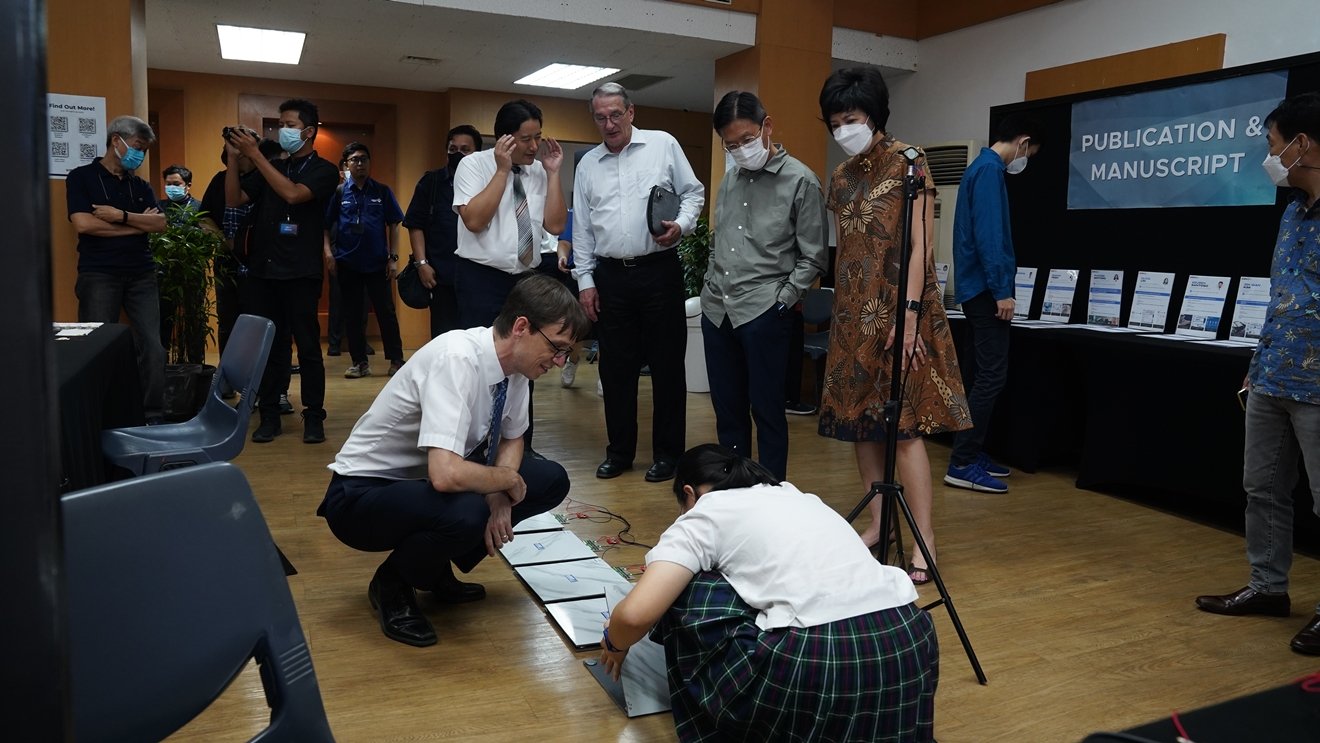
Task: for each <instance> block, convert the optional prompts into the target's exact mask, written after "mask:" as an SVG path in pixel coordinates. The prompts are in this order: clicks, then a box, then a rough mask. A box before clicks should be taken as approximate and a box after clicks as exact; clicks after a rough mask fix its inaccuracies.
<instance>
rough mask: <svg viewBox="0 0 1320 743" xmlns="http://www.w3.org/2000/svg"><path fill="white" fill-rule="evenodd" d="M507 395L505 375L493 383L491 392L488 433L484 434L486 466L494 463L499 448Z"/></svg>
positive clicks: (507, 381) (507, 385)
mask: <svg viewBox="0 0 1320 743" xmlns="http://www.w3.org/2000/svg"><path fill="white" fill-rule="evenodd" d="M508 396H509V378H508V377H505V378H504V379H501V380H500V383H499V384H497V385H495V391H494V392H492V393H491V398H492V399H491V406H490V433H488V434H486V466H487V467H490V466H492V465H494V464H495V454H496V452H498V451H499V448H500V424H502V423H503V422H504V401H505V400H506V399H507V398H508Z"/></svg>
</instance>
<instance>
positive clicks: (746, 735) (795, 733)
mask: <svg viewBox="0 0 1320 743" xmlns="http://www.w3.org/2000/svg"><path fill="white" fill-rule="evenodd" d="M674 494H675V495H676V496H677V497H678V502H679V504H680V505H681V508H682V514H681V515H680V516H679V517H678V520H677V521H675V522H674V524H673V525H672V526H670V527H669V528H668V529H666V530H665V532H664V534H662V535H661V537H660V542H659V544H657V545H656V547H655V548H654V549H652V550H651V551H650V553H648V554H647V556H646V562H647V569H646V572H645V573H644V574H643V575H642V578H641V580H640V581H638V583H637V585H636V586H635V587H634V588H633V590H632V592H631V593H629V594H628V596H627V597H626V598H624V599H623V600H622V601H620V602H619V604H618V605H617V606H616V607H615V608H614V610H613V612H612V613H611V615H610V618H609V620H608V621H607V622H606V623H605V632H604V637H603V639H602V642H601V645H602V647H603V648H604V654H603V658H602V659H603V661H604V663H605V665H606V668H608V669H609V670H610V672H611V673H612V674H613V675H614V676H615V677H616V678H617V677H618V675H619V672H620V669H621V668H622V665H623V663H624V662H625V660H626V658H627V655H628V648H629V646H631V645H632V644H633V643H635V642H637V641H638V640H640V639H642V637H643V636H644V635H645V634H646V633H647V631H648V630H650V629H651V627H652V626H653V625H654V626H655V630H654V633H653V635H652V636H653V637H654V638H655V639H656V641H658V642H661V643H663V644H664V647H665V661H666V665H667V667H668V676H669V693H670V697H671V699H672V703H673V709H674V724H675V727H676V728H677V731H678V738H679V740H680V741H711V740H721V741H723V740H748V741H772V740H828V741H868V742H871V741H904V742H906V741H930V740H933V738H932V734H933V722H934V710H935V686H936V682H937V679H938V677H939V649H938V644H937V642H936V639H935V629H934V626H933V624H932V622H931V619H930V615H929V614H927V613H926V612H924V611H921V610H920V609H918V608H917V607H916V606H915V605H914V604H913V601H915V600H916V598H917V592H916V589H915V588H914V587H913V585H912V581H911V580H910V579H909V578H908V577H907V575H906V574H905V573H904V572H903V571H902V570H900V569H898V568H895V567H889V566H885V565H881V564H880V563H878V562H876V560H875V559H874V558H873V557H871V554H870V551H869V550H867V548H866V547H865V545H863V544H862V540H861V539H860V538H859V537H858V536H857V534H856V533H855V532H854V531H853V530H852V527H851V526H850V525H849V524H848V523H847V522H846V521H844V519H843V518H842V517H841V516H839V515H838V514H837V513H836V512H835V511H834V510H832V509H831V508H830V507H829V506H826V505H825V504H824V503H822V502H821V500H820V499H819V498H817V497H816V496H814V495H811V494H807V493H802V492H801V491H799V490H798V489H797V488H795V487H793V486H792V485H791V484H789V483H787V482H785V483H778V484H776V483H775V481H774V478H773V477H772V476H771V475H770V473H769V472H768V471H767V470H765V469H764V468H763V467H761V465H759V464H757V463H756V462H753V461H751V460H749V459H746V458H745V457H741V456H738V455H736V454H734V453H733V452H731V451H729V450H728V449H725V448H723V447H720V446H717V445H715V444H704V445H702V446H698V447H696V448H693V449H691V450H689V451H688V452H687V453H686V454H684V455H683V458H682V459H681V460H680V461H679V463H678V471H677V477H676V479H675V481H674ZM657 623H658V624H657Z"/></svg>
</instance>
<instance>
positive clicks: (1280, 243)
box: [1248, 192, 1320, 405]
mask: <svg viewBox="0 0 1320 743" xmlns="http://www.w3.org/2000/svg"><path fill="white" fill-rule="evenodd" d="M1317 358H1320V202H1317V203H1316V204H1315V205H1313V206H1312V207H1311V208H1310V209H1307V208H1306V197H1305V195H1304V194H1302V193H1301V192H1298V195H1297V196H1296V197H1294V198H1293V200H1292V201H1290V202H1289V203H1288V206H1287V207H1286V208H1285V209H1284V211H1283V217H1282V219H1280V220H1279V237H1278V240H1277V241H1276V242H1275V244H1274V260H1273V263H1272V265H1271V266H1270V303H1269V306H1268V307H1267V308H1266V310H1265V326H1264V328H1262V329H1261V333H1260V342H1259V343H1257V345H1256V353H1255V355H1254V356H1252V358H1251V367H1250V370H1249V372H1248V375H1249V378H1250V380H1251V391H1252V392H1258V393H1260V394H1264V395H1270V396H1272V397H1283V398H1287V399H1290V400H1297V401H1298V402H1304V403H1309V404H1311V405H1320V365H1317V363H1316V359H1317Z"/></svg>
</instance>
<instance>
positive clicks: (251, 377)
mask: <svg viewBox="0 0 1320 743" xmlns="http://www.w3.org/2000/svg"><path fill="white" fill-rule="evenodd" d="M274 339H275V324H274V323H272V322H271V321H270V320H267V319H266V318H264V317H257V316H256V315H239V316H238V320H237V321H236V322H235V323H234V329H233V331H232V332H231V333H230V334H229V342H228V343H226V344H225V353H224V355H223V356H221V357H220V369H219V370H218V371H217V373H216V375H215V378H214V379H213V380H211V389H210V392H209V393H208V394H207V396H206V404H205V405H204V406H203V407H202V410H201V412H200V413H198V414H197V415H196V416H194V417H193V418H192V420H188V421H184V422H183V423H169V424H164V425H159V426H137V427H134V428H112V429H110V430H108V431H102V432H101V450H102V451H103V452H104V453H105V456H106V458H107V459H109V460H110V461H112V462H114V463H115V464H117V465H119V466H120V467H123V468H125V469H127V470H130V471H132V472H133V474H135V475H145V474H148V473H151V472H160V471H162V470H168V469H173V468H176V467H190V466H192V465H195V464H203V463H205V462H227V461H229V460H231V459H233V458H234V457H237V456H238V455H239V454H241V453H242V452H243V444H244V443H245V442H246V441H247V428H248V420H249V419H250V418H251V417H252V407H253V405H254V403H255V402H256V400H257V388H258V387H260V386H261V375H262V373H263V372H264V371H265V370H266V357H267V356H269V355H270V346H271V343H272V342H273V341H274ZM225 388H228V389H232V390H237V391H238V392H240V393H242V399H241V400H239V403H238V405H237V406H234V407H230V406H229V403H227V402H225V401H224V400H223V399H221V397H220V395H221V394H222V390H223V389H225Z"/></svg>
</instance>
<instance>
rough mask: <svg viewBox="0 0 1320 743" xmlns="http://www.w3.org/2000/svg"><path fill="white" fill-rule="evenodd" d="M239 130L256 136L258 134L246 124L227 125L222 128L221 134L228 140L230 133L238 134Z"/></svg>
mask: <svg viewBox="0 0 1320 743" xmlns="http://www.w3.org/2000/svg"><path fill="white" fill-rule="evenodd" d="M238 132H247V133H248V134H251V135H252V136H254V137H255V136H257V133H256V132H255V131H253V130H251V129H249V128H247V127H246V126H227V127H225V128H224V129H222V130H220V136H221V137H224V138H225V139H226V140H228V139H229V135H230V134H236V133H238Z"/></svg>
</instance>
